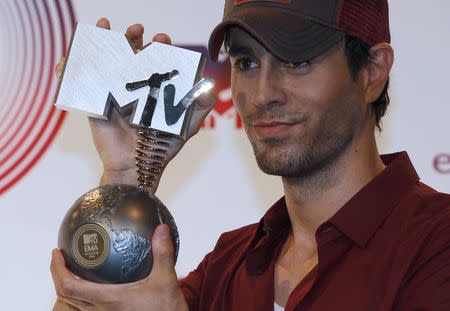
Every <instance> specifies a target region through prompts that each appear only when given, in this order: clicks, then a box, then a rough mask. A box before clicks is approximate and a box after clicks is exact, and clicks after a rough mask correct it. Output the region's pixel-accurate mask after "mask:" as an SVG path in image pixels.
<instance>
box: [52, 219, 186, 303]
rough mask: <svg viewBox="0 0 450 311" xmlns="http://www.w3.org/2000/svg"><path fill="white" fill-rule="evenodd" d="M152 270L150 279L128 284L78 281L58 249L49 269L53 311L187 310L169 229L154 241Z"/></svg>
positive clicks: (157, 232) (162, 227) (164, 227)
mask: <svg viewBox="0 0 450 311" xmlns="http://www.w3.org/2000/svg"><path fill="white" fill-rule="evenodd" d="M152 252H153V267H152V271H151V273H150V274H149V276H148V277H146V278H145V279H143V280H140V281H138V282H134V283H128V284H97V283H93V282H89V281H85V280H82V279H77V278H75V277H74V276H73V275H72V273H71V272H70V271H69V270H67V268H66V266H65V263H64V257H63V256H62V254H61V253H60V252H59V251H57V250H55V251H53V254H52V262H51V266H50V269H51V271H52V277H53V282H54V284H55V289H56V293H57V295H58V301H57V303H56V305H55V307H54V309H53V311H66V310H67V311H72V310H82V311H85V310H89V311H91V310H99V311H100V310H102V311H103V310H108V311H116V310H117V311H119V310H120V311H134V310H148V311H152V310H158V311H160V310H165V311H175V310H177V311H178V310H183V311H185V310H188V307H187V304H186V301H185V300H184V296H183V294H182V292H181V290H180V288H179V287H178V285H177V275H176V273H175V269H174V261H173V258H174V256H173V252H174V249H173V244H172V241H171V240H170V234H169V227H168V226H167V225H159V226H158V227H157V228H156V230H155V233H154V234H153V238H152Z"/></svg>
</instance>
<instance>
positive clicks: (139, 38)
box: [125, 24, 144, 50]
mask: <svg viewBox="0 0 450 311" xmlns="http://www.w3.org/2000/svg"><path fill="white" fill-rule="evenodd" d="M143 35H144V26H142V25H141V24H134V25H131V26H130V27H128V28H127V31H126V32H125V36H126V37H127V39H128V40H130V42H131V44H132V45H133V48H134V49H135V50H141V49H142V46H143V42H144V37H143Z"/></svg>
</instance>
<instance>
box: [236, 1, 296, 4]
mask: <svg viewBox="0 0 450 311" xmlns="http://www.w3.org/2000/svg"><path fill="white" fill-rule="evenodd" d="M248 2H275V3H281V4H290V3H291V2H292V0H234V5H241V4H244V3H248Z"/></svg>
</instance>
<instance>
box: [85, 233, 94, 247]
mask: <svg viewBox="0 0 450 311" xmlns="http://www.w3.org/2000/svg"><path fill="white" fill-rule="evenodd" d="M83 243H84V244H85V245H86V244H97V243H98V236H97V233H85V234H83Z"/></svg>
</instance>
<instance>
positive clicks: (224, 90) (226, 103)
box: [182, 45, 242, 128]
mask: <svg viewBox="0 0 450 311" xmlns="http://www.w3.org/2000/svg"><path fill="white" fill-rule="evenodd" d="M182 47H184V48H187V49H190V50H194V51H197V52H201V53H203V54H204V55H207V49H206V47H204V46H187V45H183V46H182ZM204 76H205V77H210V78H213V79H214V80H215V81H216V86H215V87H214V93H215V95H216V98H217V104H216V105H215V106H214V109H213V110H212V111H211V113H210V114H209V116H208V117H206V119H205V121H204V122H203V126H202V127H204V128H215V127H216V119H217V118H228V119H231V120H233V122H234V123H235V126H236V128H242V122H241V118H240V117H239V115H238V113H237V112H236V110H235V109H234V106H233V102H232V100H231V83H230V77H231V66H230V60H229V58H228V57H227V56H225V55H223V54H221V55H219V60H218V61H217V62H211V60H210V59H209V58H207V61H206V66H205V73H204Z"/></svg>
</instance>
